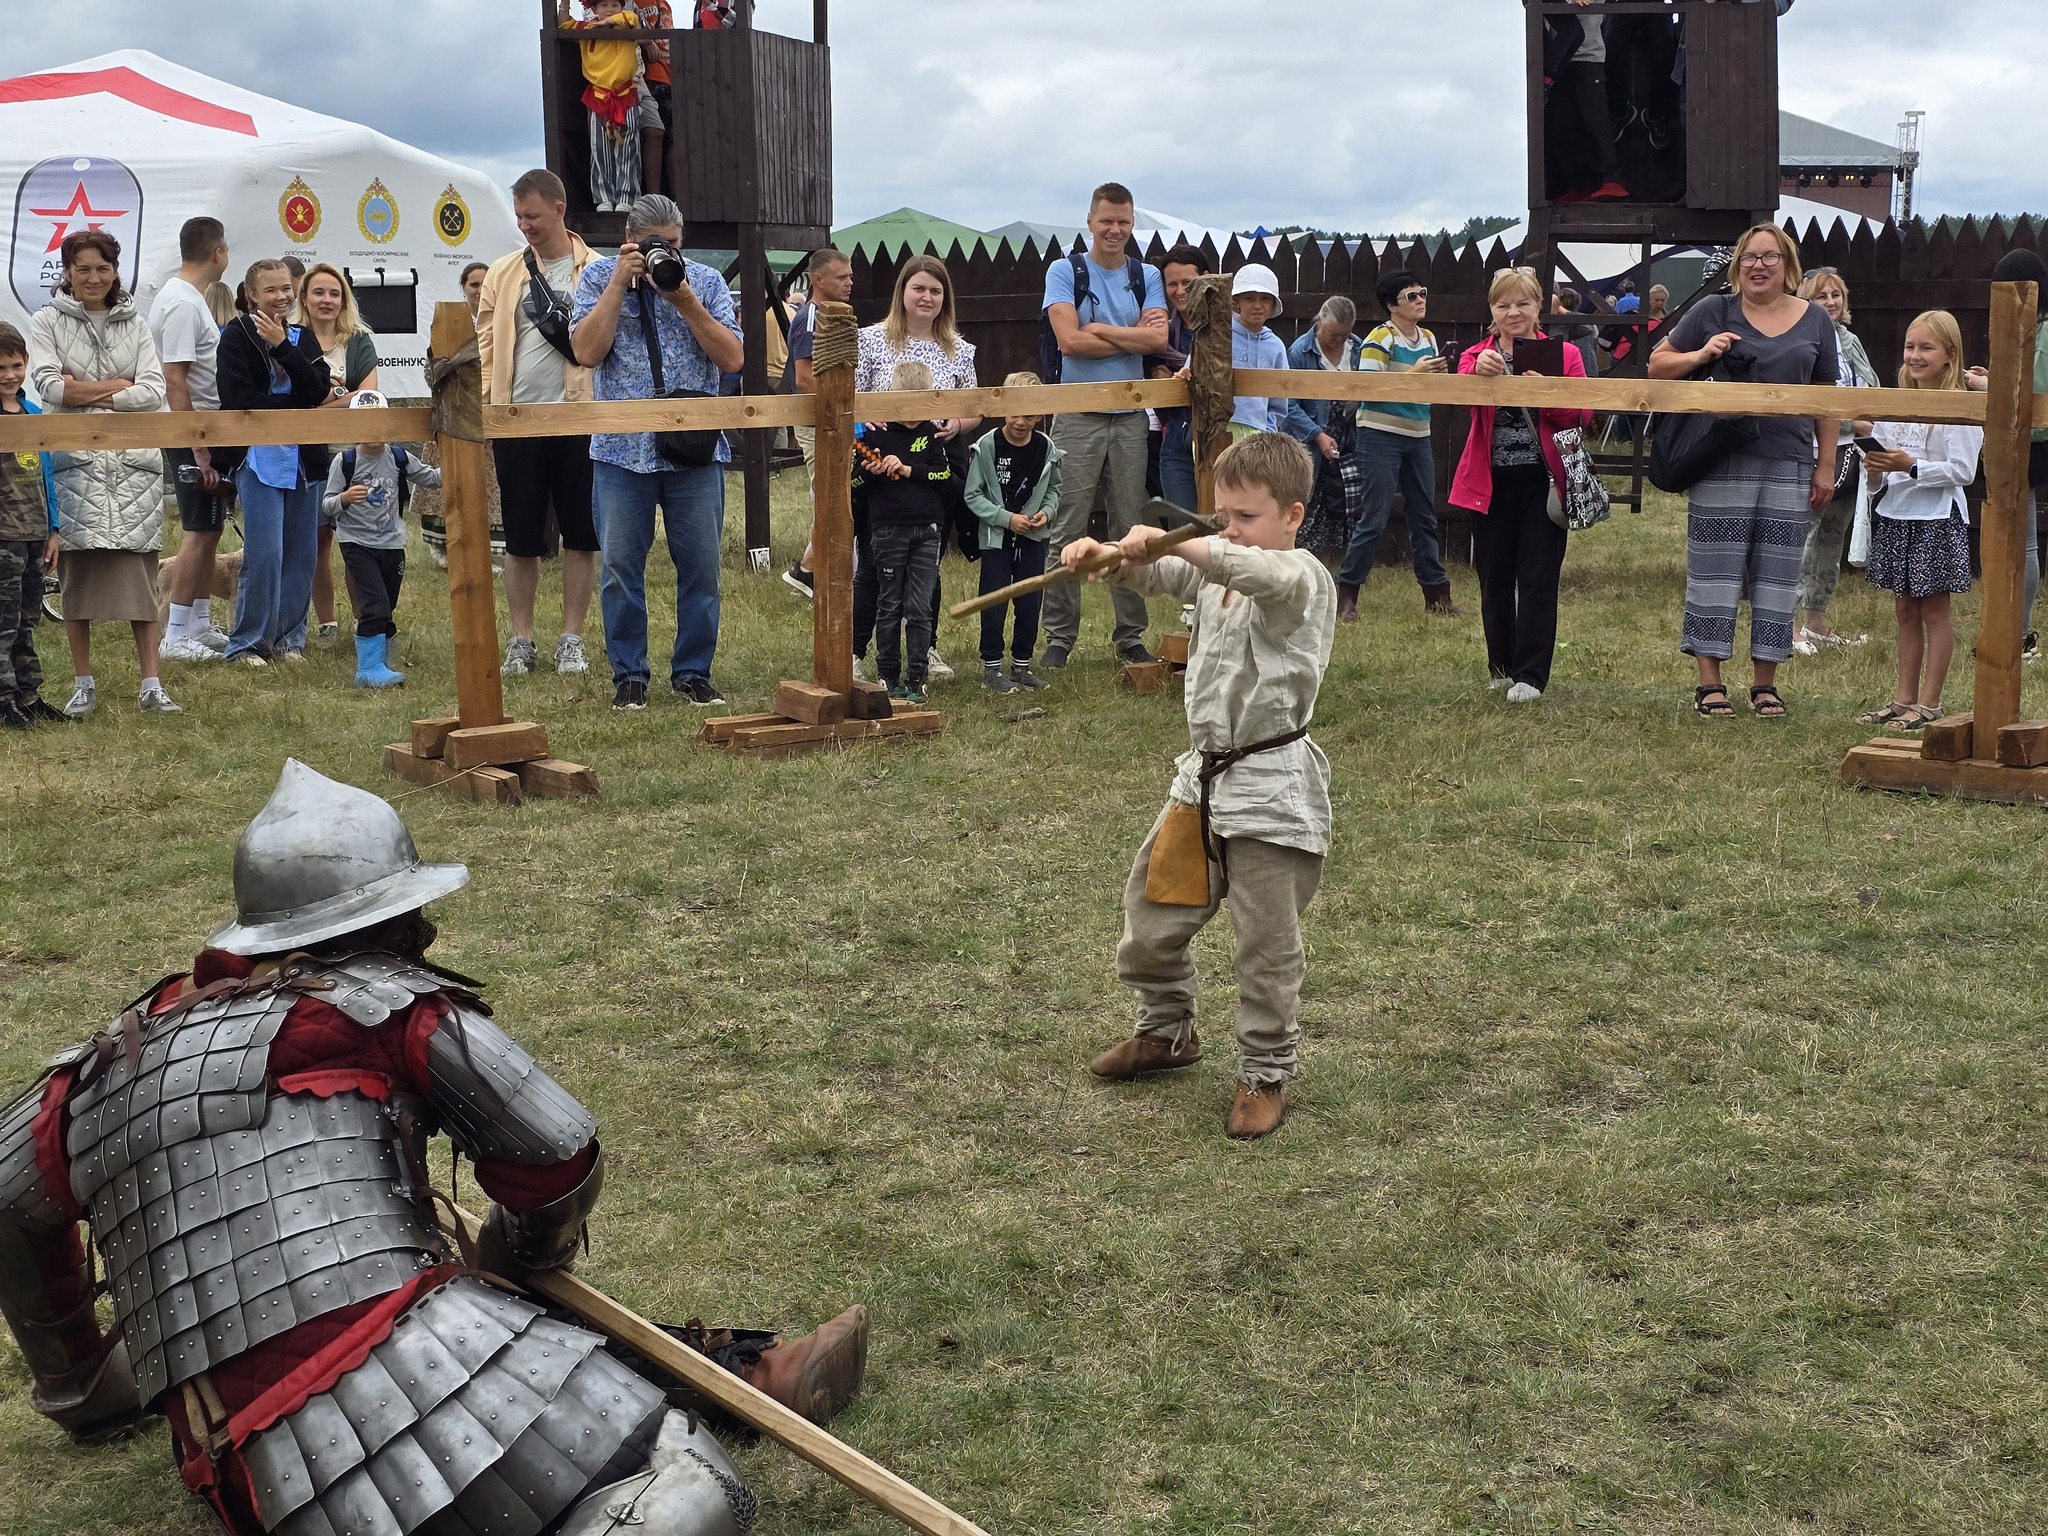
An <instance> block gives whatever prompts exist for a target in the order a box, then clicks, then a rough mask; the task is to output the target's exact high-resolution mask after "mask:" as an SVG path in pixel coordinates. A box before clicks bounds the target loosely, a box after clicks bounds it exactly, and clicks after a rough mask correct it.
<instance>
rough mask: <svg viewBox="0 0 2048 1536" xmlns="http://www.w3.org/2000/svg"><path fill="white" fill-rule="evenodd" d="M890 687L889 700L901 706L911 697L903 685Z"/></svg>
mask: <svg viewBox="0 0 2048 1536" xmlns="http://www.w3.org/2000/svg"><path fill="white" fill-rule="evenodd" d="M888 686H889V698H890V699H891V701H892V702H894V703H897V704H901V703H902V702H903V701H904V700H906V699H908V698H909V697H910V690H909V689H908V688H906V687H904V686H903V685H902V684H901V683H891V684H889V685H888Z"/></svg>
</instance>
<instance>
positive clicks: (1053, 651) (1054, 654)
mask: <svg viewBox="0 0 2048 1536" xmlns="http://www.w3.org/2000/svg"><path fill="white" fill-rule="evenodd" d="M1067 654H1068V652H1067V648H1066V647H1065V646H1064V645H1060V644H1059V643H1057V642H1055V643H1053V644H1052V645H1048V646H1047V647H1046V648H1045V654H1044V655H1043V656H1041V657H1039V659H1038V664H1039V666H1041V667H1043V668H1044V669H1045V670H1046V671H1048V672H1058V671H1060V670H1062V669H1063V668H1064V667H1065V666H1066V664H1067Z"/></svg>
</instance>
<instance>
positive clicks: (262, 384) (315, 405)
mask: <svg viewBox="0 0 2048 1536" xmlns="http://www.w3.org/2000/svg"><path fill="white" fill-rule="evenodd" d="M245 286H246V289H247V292H248V295H249V312H248V313H247V314H245V315H243V316H241V317H240V318H239V319H237V320H236V321H235V323H234V324H232V325H230V326H229V327H227V329H226V330H224V331H222V332H221V337H220V404H221V409H222V410H226V411H274V410H317V409H319V408H320V407H321V406H322V405H324V404H326V403H327V397H328V395H329V393H330V392H331V381H330V380H329V377H328V373H327V363H326V360H325V359H323V358H322V357H321V355H320V343H319V342H318V341H317V340H315V339H314V336H313V332H312V329H311V327H309V326H296V325H287V324H286V323H285V316H287V315H288V314H290V313H291V307H292V275H291V271H290V269H289V268H287V267H286V266H285V264H284V263H283V262H281V261H259V262H257V263H256V265H255V266H253V267H251V268H250V269H249V275H248V278H247V280H246V283H245ZM328 458H329V455H328V451H327V449H326V448H325V447H323V446H320V445H317V444H308V445H306V446H305V447H257V448H251V449H249V450H248V452H247V453H246V455H245V456H244V457H243V459H242V462H241V464H240V465H239V466H237V467H236V469H235V490H236V493H237V494H238V495H239V497H240V499H241V503H242V580H241V585H240V586H239V587H238V588H237V589H236V592H235V627H234V632H233V633H232V634H231V635H229V636H228V644H227V650H226V651H225V652H224V653H223V659H224V660H227V661H233V662H240V663H241V664H242V665H244V666H251V667H260V666H264V665H266V664H268V662H269V661H270V660H271V659H272V658H273V657H282V658H284V659H286V660H289V661H303V660H305V650H306V608H307V605H308V604H309V603H311V602H312V600H313V552H314V549H315V547H316V546H317V543H318V540H319V536H320V493H321V490H322V488H323V487H324V486H325V485H326V484H327V464H328Z"/></svg>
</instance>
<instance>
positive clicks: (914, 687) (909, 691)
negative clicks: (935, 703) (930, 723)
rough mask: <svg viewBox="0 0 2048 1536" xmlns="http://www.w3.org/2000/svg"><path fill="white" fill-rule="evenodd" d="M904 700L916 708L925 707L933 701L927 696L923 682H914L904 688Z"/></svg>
mask: <svg viewBox="0 0 2048 1536" xmlns="http://www.w3.org/2000/svg"><path fill="white" fill-rule="evenodd" d="M903 702H904V703H906V704H908V705H910V706H912V707H913V708H915V709H923V708H924V707H925V705H926V704H928V703H930V702H931V701H930V700H929V699H928V698H926V697H925V691H924V684H923V683H912V684H910V685H909V686H908V687H906V688H905V689H904V690H903Z"/></svg>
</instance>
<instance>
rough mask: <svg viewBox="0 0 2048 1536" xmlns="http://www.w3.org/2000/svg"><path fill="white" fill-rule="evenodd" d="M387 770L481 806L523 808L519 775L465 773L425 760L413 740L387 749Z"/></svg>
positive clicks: (500, 771)
mask: <svg viewBox="0 0 2048 1536" xmlns="http://www.w3.org/2000/svg"><path fill="white" fill-rule="evenodd" d="M384 771H385V772H387V773H393V774H396V775H397V776H398V777H399V778H401V779H404V780H406V781H407V782H408V783H412V784H427V785H438V786H441V787H443V788H446V789H448V790H449V791H450V792H452V793H454V794H458V795H461V796H462V797H463V798H464V799H466V800H474V801H476V802H477V803H478V804H479V805H520V804H523V803H524V801H523V799H522V797H521V794H520V783H519V775H518V774H516V773H511V772H508V771H507V770H505V769H503V768H472V769H470V770H469V771H468V772H466V773H465V772H463V771H462V770H461V769H459V768H451V767H449V766H448V765H447V764H446V763H445V762H443V761H442V760H441V759H440V758H438V757H421V756H419V755H418V754H417V753H415V752H414V751H413V749H412V743H411V742H409V741H400V742H394V743H392V744H391V745H390V746H388V747H386V748H385V749H384Z"/></svg>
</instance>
